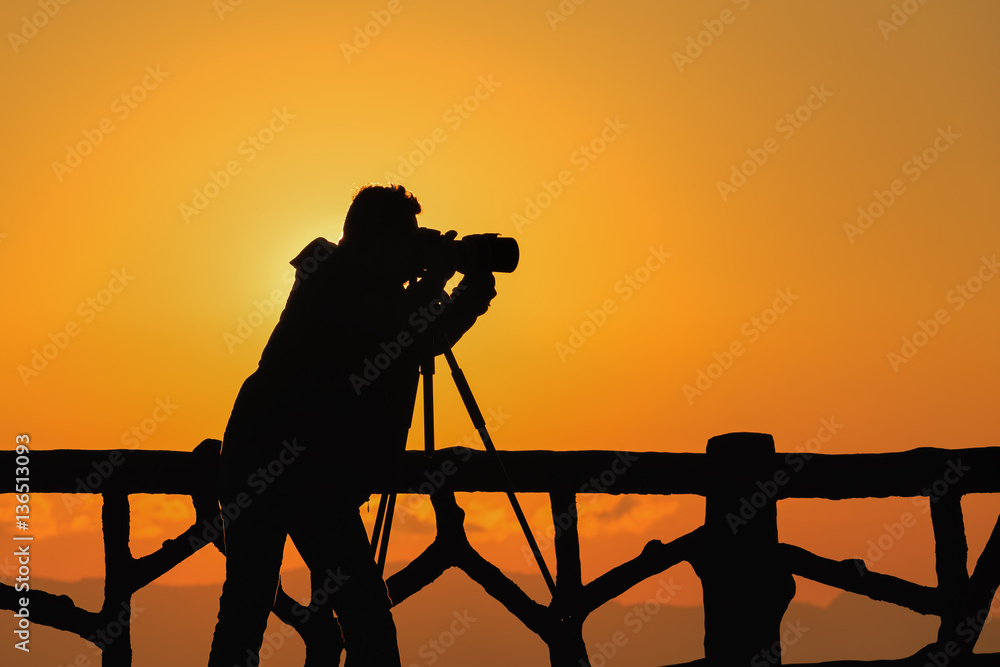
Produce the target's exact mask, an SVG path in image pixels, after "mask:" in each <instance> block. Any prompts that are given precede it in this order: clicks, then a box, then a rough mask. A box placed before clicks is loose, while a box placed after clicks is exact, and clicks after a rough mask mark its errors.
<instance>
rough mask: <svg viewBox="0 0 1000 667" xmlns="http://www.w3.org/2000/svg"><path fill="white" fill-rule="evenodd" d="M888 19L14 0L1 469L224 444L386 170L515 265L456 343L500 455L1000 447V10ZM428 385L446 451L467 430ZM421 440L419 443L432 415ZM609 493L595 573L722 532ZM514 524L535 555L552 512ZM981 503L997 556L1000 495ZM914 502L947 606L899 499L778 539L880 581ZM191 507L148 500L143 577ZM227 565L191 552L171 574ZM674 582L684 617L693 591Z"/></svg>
mask: <svg viewBox="0 0 1000 667" xmlns="http://www.w3.org/2000/svg"><path fill="white" fill-rule="evenodd" d="M52 4H53V5H55V3H52ZM902 4H904V5H906V6H907V7H908V8H910V9H911V10H914V8H916V9H915V13H912V15H909V14H906V13H905V12H903V13H900V12H902V11H903V10H902V9H899V10H894V6H895V5H894V4H893V2H890V1H888V0H880V1H878V2H870V1H864V2H862V1H853V2H838V3H827V4H826V5H823V6H820V5H817V4H815V3H795V2H790V1H788V0H786V1H783V2H766V3H765V2H758V1H757V0H735V1H733V2H730V1H728V0H714V1H705V2H685V3H672V2H671V3H664V2H629V3H611V2H599V1H597V0H594V1H593V2H587V3H584V4H582V5H579V6H576V5H571V3H569V2H568V1H567V2H563V3H562V4H561V5H560V3H558V2H556V0H551V1H548V2H546V1H544V0H541V1H536V0H531V1H528V0H517V1H514V2H504V3H492V4H486V3H481V4H474V5H471V4H470V3H467V2H457V1H451V2H449V1H438V0H421V1H420V2H410V1H409V0H398V1H397V0H393V1H392V2H381V1H379V2H373V3H369V4H365V3H362V4H353V5H350V6H349V7H345V6H342V5H336V6H335V5H333V4H332V3H322V2H304V1H302V2H300V1H293V2H283V3H265V2H251V1H247V2H243V3H239V4H237V3H235V2H233V3H229V2H227V0H218V1H216V2H214V3H213V2H212V1H211V0H190V1H188V0H184V1H177V2H170V3H152V4H150V3H125V2H115V1H112V2H105V3H85V2H81V3H69V4H67V5H58V12H57V13H55V14H54V15H53V16H51V17H45V16H44V15H43V14H40V13H39V12H42V11H43V10H42V9H40V6H41V5H45V3H44V2H41V3H38V2H34V1H28V0H10V1H8V2H5V3H4V4H3V6H2V8H0V25H2V26H3V27H4V32H5V33H6V34H7V46H6V47H4V48H6V49H7V51H6V52H5V54H4V55H3V56H2V58H3V59H4V65H3V68H2V70H0V81H2V82H3V90H5V91H6V92H7V95H6V103H5V105H4V111H3V113H4V121H5V122H4V123H3V127H2V130H0V131H2V133H3V142H2V145H3V147H4V155H5V160H4V161H3V164H2V167H0V169H2V170H3V178H2V182H3V183H4V197H3V200H2V201H3V203H2V206H3V216H2V221H0V295H2V297H0V298H2V303H3V312H4V313H5V327H4V343H5V344H4V345H3V347H2V351H0V355H2V359H3V361H2V363H0V370H2V372H3V374H4V375H3V381H2V382H0V392H2V394H3V396H2V399H3V404H4V406H5V408H4V410H3V412H2V415H0V422H2V426H3V429H2V430H3V433H4V434H6V435H5V436H4V437H6V438H8V444H7V445H5V447H7V448H12V447H13V435H14V434H16V433H20V432H28V433H30V434H31V436H32V441H33V446H34V447H35V448H37V449H51V448H88V449H90V448H92V449H108V448H114V447H122V446H126V447H137V448H143V449H178V450H190V449H192V448H193V447H194V446H195V445H196V444H197V443H198V442H199V441H200V440H201V439H202V438H205V437H220V436H221V434H222V431H223V428H224V426H225V423H226V419H227V417H228V415H229V410H230V408H231V405H232V401H233V399H234V398H235V395H236V391H237V389H238V387H239V386H240V383H241V382H242V380H243V379H244V378H245V377H246V375H247V374H249V373H250V372H251V371H252V370H253V369H254V367H255V365H256V362H257V359H258V357H259V354H260V351H261V349H262V348H263V346H264V343H265V342H266V340H267V335H268V333H269V331H270V329H271V327H272V326H273V325H274V323H275V322H276V321H277V314H278V312H279V310H280V305H281V304H283V301H284V298H285V295H286V294H287V291H288V288H289V286H290V273H289V268H290V267H289V266H288V263H287V262H288V260H289V259H291V258H292V257H293V256H295V255H296V254H297V253H298V251H299V250H300V249H301V248H302V246H304V245H305V244H306V243H307V242H308V241H309V240H311V239H313V238H314V237H316V236H326V237H327V238H329V239H331V240H336V239H337V238H338V237H339V235H340V227H341V223H342V220H343V215H344V213H345V211H346V208H347V206H348V204H349V202H350V197H351V193H352V190H353V189H354V188H355V187H357V186H359V185H362V184H364V183H366V182H370V181H375V182H385V181H387V180H388V179H390V178H396V179H397V180H398V181H399V182H402V183H403V184H405V185H406V186H407V188H409V189H411V190H412V191H413V192H414V193H415V194H416V195H417V196H418V198H419V199H420V201H421V203H422V204H423V207H424V213H423V214H422V215H421V218H420V219H421V221H422V224H424V225H426V226H430V227H436V228H440V229H456V230H458V232H459V233H460V234H467V233H475V232H489V231H493V232H500V233H502V234H505V235H510V236H514V237H515V238H517V239H518V241H519V243H520V246H521V251H522V261H521V266H520V267H519V268H518V270H517V271H516V272H515V273H514V274H511V275H505V276H501V277H499V279H498V281H497V282H498V286H497V289H498V292H499V296H498V297H497V299H496V300H495V301H494V305H493V307H492V308H491V310H490V312H489V314H488V316H487V317H486V318H484V319H483V320H481V322H480V323H479V324H478V325H477V326H476V328H475V329H474V330H473V331H472V332H470V333H469V334H468V335H467V336H466V337H465V338H464V339H463V340H462V341H461V343H460V344H459V345H458V346H457V347H456V355H457V357H458V359H459V361H460V363H461V364H462V365H463V367H464V368H465V370H466V373H467V375H468V377H469V380H470V382H471V383H472V386H473V389H474V391H475V392H476V396H477V398H478V399H479V402H480V404H481V405H482V407H483V409H484V410H486V409H493V410H496V411H502V413H503V414H504V415H506V417H505V418H504V420H503V424H502V426H500V427H499V428H498V429H497V430H496V432H495V434H494V435H495V441H496V443H497V446H498V447H500V448H501V449H591V448H603V449H629V450H662V451H694V452H699V451H704V445H705V442H706V441H707V439H708V438H709V437H711V436H713V435H716V434H720V433H725V432H729V431H743V430H749V431H764V432H769V433H772V434H773V435H774V437H775V440H776V442H777V446H778V449H779V450H784V451H792V450H794V449H796V448H797V447H803V446H805V445H806V443H807V442H808V441H809V439H810V438H814V437H816V436H817V435H819V434H821V433H822V434H824V435H825V434H827V433H830V431H829V429H828V430H826V431H822V432H821V429H822V428H823V427H824V424H826V423H829V422H834V423H836V424H837V425H838V426H837V427H836V428H835V430H836V433H834V434H833V435H832V437H830V438H826V440H827V441H826V442H824V443H822V451H823V452H827V453H850V452H875V451H895V450H902V449H909V448H913V447H918V446H928V445H930V446H940V447H969V446H995V445H998V444H1000V442H998V440H997V432H996V418H995V414H996V411H995V406H994V403H995V396H994V395H995V391H993V386H994V384H995V378H996V375H997V371H998V370H1000V353H998V351H997V350H998V347H997V345H996V340H997V334H998V333H1000V332H998V324H1000V318H998V316H997V313H1000V280H993V278H994V277H995V274H996V273H997V271H998V270H1000V267H998V266H996V264H995V262H996V257H997V254H998V253H1000V227H998V225H997V224H996V220H997V214H998V212H1000V211H998V208H1000V207H998V204H997V201H996V196H995V192H996V188H995V180H996V178H997V176H998V167H997V161H996V156H997V148H998V147H1000V135H998V129H997V125H996V122H995V119H996V117H997V115H998V114H997V111H998V108H997V107H998V92H997V86H996V81H998V80H1000V79H998V76H1000V71H998V70H1000V44H998V42H997V41H996V39H995V35H996V33H997V30H998V28H1000V7H998V6H997V5H996V4H995V3H991V2H987V1H985V0H983V1H979V2H971V1H970V2H963V3H928V4H926V5H918V3H915V2H913V3H902ZM46 6H47V5H46ZM571 6H573V7H576V8H575V10H574V11H573V12H572V13H569V12H568V10H567V9H566V8H567V7H571ZM559 7H563V11H564V12H566V15H563V14H560V13H559V11H560V10H559ZM894 11H895V13H894ZM36 15H37V16H36ZM563 19H565V20H563ZM904 19H905V21H904ZM894 20H895V22H896V23H893V21H894ZM32 21H35V22H36V23H38V24H41V26H42V27H40V28H34V27H32V26H31V22H32ZM380 21H381V23H382V24H384V25H379V22H380ZM26 22H27V23H26ZM897 24H898V25H897ZM366 29H367V30H368V31H369V33H371V34H373V35H374V36H373V37H368V38H365V37H364V31H365V30H366ZM11 35H14V37H11ZM859 207H860V208H861V209H862V210H866V211H867V213H868V215H869V216H870V217H863V218H861V219H860V221H859ZM276 303H277V304H278V305H275V304H276ZM779 311H781V312H779ZM755 318H756V319H755ZM935 318H936V319H935ZM241 321H250V322H251V323H253V324H255V326H251V327H250V328H249V329H241V328H240V322H241ZM590 322H593V325H592V324H590ZM921 322H923V325H921ZM598 325H600V326H598ZM922 327H923V328H922ZM924 330H926V331H928V332H930V331H933V335H924V334H923V333H922V331H924ZM241 332H242V333H241ZM246 334H248V335H246ZM904 338H906V339H909V340H911V341H912V342H914V343H918V344H919V347H913V348H910V347H907V346H908V345H909V344H910V343H905V342H904V340H903V339H904ZM914 339H915V340H914ZM730 350H736V351H737V352H738V354H737V355H736V356H733V357H732V358H731V359H730V358H729V357H727V354H728V353H729V351H730ZM891 355H899V357H898V358H897V357H894V356H891ZM903 355H907V356H903ZM46 357H48V358H46ZM717 359H720V360H722V363H720V365H719V366H715V367H713V366H712V364H713V363H715V362H716V360H717ZM901 359H904V360H905V361H901ZM730 361H731V363H730ZM32 364H34V366H32ZM722 365H725V366H727V368H722ZM700 373H706V374H709V375H713V376H714V378H715V379H712V380H711V383H710V384H709V381H708V379H706V378H705V377H701V379H700V384H699V378H700ZM442 377H443V376H442ZM686 385H687V388H686ZM438 386H439V389H438V401H437V403H438V406H437V415H438V431H439V444H440V445H441V446H445V445H448V444H452V443H456V442H459V441H461V440H462V438H463V437H465V436H467V435H471V433H472V428H471V426H469V424H468V418H467V416H466V415H465V414H464V412H463V410H462V407H461V403H460V402H459V400H458V398H457V394H456V392H455V391H454V389H453V387H452V386H451V385H450V383H449V382H447V381H442V382H439V383H438ZM133 428H135V429H137V431H138V434H136V435H135V437H134V438H133V437H132V436H131V435H130V432H131V429H133ZM413 433H414V441H413V442H412V443H411V445H410V446H411V447H413V448H418V447H420V446H421V445H420V441H419V438H418V436H419V433H420V421H419V418H418V419H417V420H416V421H415V424H414V430H413ZM73 500H74V502H70V503H69V504H67V502H66V500H65V499H64V498H60V497H58V496H35V497H34V499H33V503H34V524H33V525H34V529H35V530H36V531H37V532H36V534H37V537H38V540H39V541H38V542H37V544H36V554H37V556H36V560H35V563H34V566H35V568H36V569H35V571H36V574H37V575H38V576H47V577H56V578H63V579H77V578H80V577H85V576H101V573H102V564H101V557H100V553H101V548H100V536H99V532H98V529H99V525H100V522H99V504H98V503H97V502H96V500H95V499H92V498H80V499H77V498H74V499H73ZM76 500H79V503H77V502H75V501H76ZM404 501H406V502H409V501H408V500H405V499H404ZM589 501H590V499H589V498H587V499H581V507H584V508H585V510H584V511H583V518H582V519H581V530H582V534H583V536H584V541H583V559H584V574H585V577H593V576H596V575H597V574H599V573H600V572H603V571H604V570H606V569H607V568H608V567H611V566H613V565H615V564H617V563H618V562H621V561H622V560H624V559H626V558H629V557H631V556H633V555H635V554H636V553H638V551H639V549H640V548H641V545H642V544H643V543H644V542H645V541H646V540H648V539H653V538H657V539H664V540H666V539H669V538H671V537H673V536H676V535H679V534H682V533H683V532H686V531H688V530H690V529H692V528H694V527H696V526H697V525H699V523H700V522H701V520H702V518H703V514H702V513H703V511H704V510H703V503H702V502H701V501H700V499H697V498H691V497H677V498H659V499H634V498H599V499H597V500H595V501H594V502H593V503H591V502H589ZM11 504H12V500H11V499H9V498H4V499H0V508H2V509H10V507H11ZM464 504H465V506H466V507H467V509H468V510H469V514H470V523H474V524H475V526H476V527H477V528H479V530H477V531H475V532H473V533H472V534H471V537H472V539H473V541H474V543H476V544H477V545H479V546H481V547H482V548H483V551H484V552H485V553H486V554H487V555H488V556H489V557H490V558H492V559H493V560H494V561H495V562H497V563H499V564H501V565H503V566H504V567H507V568H508V569H510V570H520V571H530V570H531V569H532V563H530V562H529V561H528V560H527V559H525V558H524V557H523V556H522V554H521V551H520V549H521V545H522V543H523V540H522V538H521V537H520V535H519V533H518V532H517V526H516V524H515V523H514V520H513V516H512V514H511V512H510V510H509V508H508V507H507V506H506V504H505V502H504V500H503V498H502V497H497V496H486V497H467V498H465V499H464ZM524 504H525V506H526V510H527V512H528V515H529V518H530V519H531V520H532V523H533V525H535V526H536V532H537V533H538V534H539V535H543V534H544V532H545V530H546V529H547V528H546V522H549V524H550V523H551V520H550V518H548V517H547V510H546V508H545V505H544V503H543V502H542V499H541V498H533V497H525V498H524ZM408 507H409V512H410V513H409V515H408V516H407V518H406V521H405V522H402V523H401V524H399V525H397V527H396V531H394V535H395V538H394V540H395V541H394V543H393V547H392V549H393V554H392V555H394V556H398V557H403V556H407V555H413V554H415V553H416V551H417V549H419V548H420V546H421V545H423V544H426V542H427V541H428V540H429V539H430V536H429V533H428V530H429V527H430V526H431V525H432V523H431V520H430V516H429V512H428V506H427V503H424V502H421V501H420V500H419V499H416V500H414V501H413V504H412V506H410V505H408ZM966 507H967V511H968V523H969V535H970V547H971V552H972V555H973V557H975V556H977V555H978V552H979V550H980V549H981V548H982V544H983V543H984V541H985V539H986V536H987V535H988V532H989V530H990V528H991V527H992V525H993V523H994V522H995V520H996V517H997V513H998V509H1000V502H997V500H995V499H992V498H970V499H968V502H967V503H966ZM908 511H915V512H916V514H917V524H916V526H915V527H913V528H912V529H911V530H909V531H908V532H907V534H906V535H905V536H904V537H903V538H901V539H899V540H898V541H897V542H898V543H896V544H894V545H893V548H892V549H891V550H889V551H888V552H886V553H885V554H884V556H879V557H878V558H876V559H873V561H872V562H871V563H870V565H871V567H872V569H878V570H882V571H888V572H892V573H896V574H900V575H902V576H907V577H910V578H913V579H915V580H917V581H920V582H921V583H933V560H932V548H931V544H932V543H931V539H930V536H931V529H930V522H929V520H928V518H927V515H926V514H922V513H920V512H919V508H915V507H914V506H913V504H912V503H911V501H910V500H909V499H896V500H886V501H873V502H865V501H850V502H844V503H836V504H834V503H826V502H805V501H801V502H791V501H790V502H783V503H782V504H781V512H780V517H781V518H780V522H781V523H780V527H781V531H782V532H781V537H782V539H783V540H785V541H789V542H794V543H797V544H800V545H802V546H806V547H808V548H810V549H813V550H815V551H817V552H818V553H821V554H823V555H827V556H830V557H837V558H847V557H852V556H861V555H864V554H865V552H866V550H867V549H868V548H869V547H868V546H867V544H868V541H869V540H872V541H876V542H877V540H878V538H879V537H880V536H881V535H883V534H884V533H885V532H886V530H887V529H886V528H885V524H887V523H888V524H890V525H891V524H893V523H894V522H896V521H899V520H900V517H901V516H902V514H903V513H905V512H908ZM372 512H373V513H374V510H372ZM2 513H3V512H2V511H0V514H2ZM191 514H192V512H191V510H190V505H189V503H188V502H187V501H186V500H184V499H182V498H170V497H147V496H142V497H134V498H133V518H134V522H135V525H134V527H133V535H134V542H135V544H134V549H135V551H136V552H137V553H145V552H148V551H149V550H151V549H153V548H155V547H156V546H157V545H158V544H159V543H160V542H161V541H162V540H163V539H165V538H167V537H170V536H172V535H174V534H176V533H178V532H180V531H181V530H183V528H184V526H185V525H186V524H187V523H188V522H189V520H190V518H191ZM9 532H10V528H9V526H8V525H7V524H2V525H0V540H3V539H7V538H8V537H9ZM543 541H544V540H543ZM548 553H549V555H550V557H551V551H549V552H548ZM684 572H688V574H684ZM221 573H222V563H221V559H220V558H218V557H217V555H216V554H213V553H208V552H205V553H203V554H200V555H199V556H198V557H197V558H195V559H192V560H191V561H190V562H188V563H186V564H185V565H183V566H182V567H181V568H178V570H176V571H175V572H173V573H171V574H170V575H168V577H167V578H166V579H167V581H169V582H170V583H176V584H182V583H187V582H195V581H211V580H218V579H219V578H220V577H221ZM678 576H679V577H683V578H684V580H685V581H686V582H688V584H689V585H687V586H686V588H685V592H684V593H683V595H682V596H680V597H679V598H678V600H679V601H680V602H682V603H685V604H695V603H697V602H699V600H700V592H699V590H698V588H697V582H696V580H694V579H693V578H692V577H691V576H690V573H689V570H683V571H681V572H679V573H678ZM634 594H635V595H641V591H640V592H636V593H634ZM831 595H833V591H831V590H829V589H825V588H823V587H820V586H808V585H806V586H801V587H800V599H801V600H805V601H812V602H820V603H824V602H827V601H828V600H829V599H830V596H831Z"/></svg>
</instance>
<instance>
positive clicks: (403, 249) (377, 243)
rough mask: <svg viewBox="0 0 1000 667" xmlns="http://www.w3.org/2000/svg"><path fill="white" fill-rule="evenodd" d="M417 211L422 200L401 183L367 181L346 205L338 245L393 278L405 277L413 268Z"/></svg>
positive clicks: (418, 211)
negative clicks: (342, 228)
mask: <svg viewBox="0 0 1000 667" xmlns="http://www.w3.org/2000/svg"><path fill="white" fill-rule="evenodd" d="M418 213H420V202H418V201H417V198H416V197H414V196H413V195H412V194H411V193H409V192H407V191H406V188H404V187H403V186H402V185H388V186H385V185H366V186H364V187H363V188H361V189H360V190H358V192H357V193H356V194H355V195H354V200H353V201H352V202H351V206H350V208H348V209H347V217H346V218H345V219H344V232H343V236H342V238H341V240H340V244H339V245H340V246H342V247H343V248H345V249H349V250H351V251H352V252H353V253H355V254H356V255H357V256H360V257H364V258H365V259H366V260H367V261H368V262H370V263H371V264H372V266H371V268H373V269H375V270H378V271H381V272H384V273H386V274H391V277H392V278H393V280H395V279H397V278H398V279H399V280H400V281H402V280H406V279H407V278H408V277H410V275H411V272H412V266H411V264H412V253H413V244H414V240H415V237H416V234H417V214H418Z"/></svg>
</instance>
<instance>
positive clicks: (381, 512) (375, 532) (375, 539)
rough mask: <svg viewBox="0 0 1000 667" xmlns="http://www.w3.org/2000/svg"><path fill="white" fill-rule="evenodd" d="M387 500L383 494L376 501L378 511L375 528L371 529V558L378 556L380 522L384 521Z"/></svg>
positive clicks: (380, 534)
mask: <svg viewBox="0 0 1000 667" xmlns="http://www.w3.org/2000/svg"><path fill="white" fill-rule="evenodd" d="M388 498H389V494H388V493H383V494H382V497H381V498H379V501H378V511H377V512H376V513H375V526H374V527H373V528H372V539H371V545H372V557H373V558H374V557H375V556H378V545H379V542H380V540H381V536H382V522H383V521H384V520H385V508H386V501H387V500H388Z"/></svg>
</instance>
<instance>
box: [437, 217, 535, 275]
mask: <svg viewBox="0 0 1000 667" xmlns="http://www.w3.org/2000/svg"><path fill="white" fill-rule="evenodd" d="M451 235H454V232H451V233H450V235H444V234H441V232H439V231H437V230H436V229H427V228H420V230H419V231H418V244H417V245H418V250H417V254H418V257H419V258H420V263H421V264H423V265H424V267H425V268H426V266H427V265H428V264H432V263H437V262H442V261H446V260H445V258H449V256H450V257H451V258H453V259H454V262H455V264H454V266H455V270H456V271H458V272H459V273H466V274H467V273H470V272H477V271H483V272H486V271H488V272H490V273H512V272H513V271H514V269H516V268H517V263H518V260H519V259H520V256H521V255H520V249H519V248H518V247H517V241H516V240H514V239H512V238H509V237H501V236H500V235H499V234H470V235H468V236H463V237H462V238H461V239H460V240H456V239H454V238H451Z"/></svg>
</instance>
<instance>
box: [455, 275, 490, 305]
mask: <svg viewBox="0 0 1000 667" xmlns="http://www.w3.org/2000/svg"><path fill="white" fill-rule="evenodd" d="M496 284H497V280H496V278H495V277H494V276H493V274H492V273H490V272H489V271H476V272H474V273H467V274H466V275H465V277H464V278H462V282H461V283H459V287H460V288H461V290H462V291H461V292H460V293H459V294H457V295H456V296H457V297H458V298H459V299H462V301H463V302H464V304H465V305H466V306H468V307H469V309H470V310H472V311H473V312H475V313H476V315H482V314H483V313H485V312H486V311H487V309H489V307H490V301H492V300H493V297H495V296H496V295H497V290H496Z"/></svg>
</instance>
